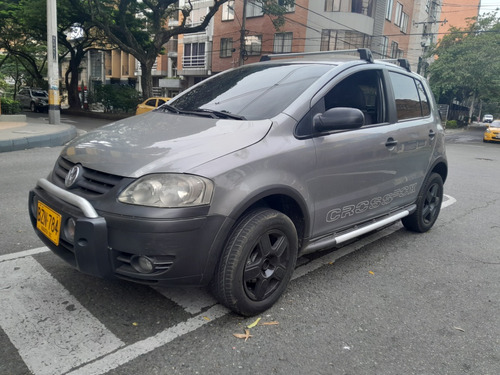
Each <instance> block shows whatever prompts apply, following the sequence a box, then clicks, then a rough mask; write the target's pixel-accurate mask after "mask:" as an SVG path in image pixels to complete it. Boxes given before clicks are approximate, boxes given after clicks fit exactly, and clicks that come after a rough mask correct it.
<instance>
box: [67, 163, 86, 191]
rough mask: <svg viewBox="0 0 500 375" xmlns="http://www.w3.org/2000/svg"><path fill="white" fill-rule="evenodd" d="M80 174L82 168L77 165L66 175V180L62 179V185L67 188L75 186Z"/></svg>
mask: <svg viewBox="0 0 500 375" xmlns="http://www.w3.org/2000/svg"><path fill="white" fill-rule="evenodd" d="M81 174H82V167H81V166H80V165H78V164H77V165H75V166H73V167H72V168H71V169H70V170H69V172H68V174H67V175H66V178H65V179H64V185H65V186H66V187H67V188H70V187H72V186H73V185H75V183H76V182H77V180H78V178H79V177H80V175H81Z"/></svg>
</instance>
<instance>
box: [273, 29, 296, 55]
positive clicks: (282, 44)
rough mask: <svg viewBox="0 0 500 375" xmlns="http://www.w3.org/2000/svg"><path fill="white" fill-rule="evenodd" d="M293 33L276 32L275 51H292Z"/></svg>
mask: <svg viewBox="0 0 500 375" xmlns="http://www.w3.org/2000/svg"><path fill="white" fill-rule="evenodd" d="M292 40H293V33H276V34H274V46H273V53H288V52H292Z"/></svg>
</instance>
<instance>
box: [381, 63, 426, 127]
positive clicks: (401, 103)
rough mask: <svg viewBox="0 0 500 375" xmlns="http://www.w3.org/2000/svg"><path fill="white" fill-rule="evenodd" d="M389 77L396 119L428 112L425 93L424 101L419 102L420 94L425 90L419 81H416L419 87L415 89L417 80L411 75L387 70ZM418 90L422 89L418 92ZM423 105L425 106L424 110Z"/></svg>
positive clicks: (419, 115) (415, 116)
mask: <svg viewBox="0 0 500 375" xmlns="http://www.w3.org/2000/svg"><path fill="white" fill-rule="evenodd" d="M389 77H390V78H391V82H392V87H393V89H394V97H395V99H396V111H397V116H398V121H401V120H406V119H411V118H417V117H422V116H426V115H428V114H429V113H430V112H429V102H428V99H427V95H424V98H423V99H424V100H425V102H424V103H421V95H422V94H425V91H424V89H423V87H422V84H421V83H420V82H418V84H420V88H419V89H417V82H416V81H415V80H414V79H413V77H410V76H407V75H406V74H400V73H396V72H389ZM419 90H422V91H421V92H420V93H419ZM423 107H426V109H425V110H424V111H423ZM424 113H425V114H424Z"/></svg>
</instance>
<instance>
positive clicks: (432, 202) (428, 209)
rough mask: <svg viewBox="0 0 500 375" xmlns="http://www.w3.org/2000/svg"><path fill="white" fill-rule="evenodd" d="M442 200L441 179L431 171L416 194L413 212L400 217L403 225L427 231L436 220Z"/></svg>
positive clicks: (412, 229)
mask: <svg viewBox="0 0 500 375" xmlns="http://www.w3.org/2000/svg"><path fill="white" fill-rule="evenodd" d="M442 202H443V179H442V178H441V175H439V174H438V173H432V174H431V175H430V176H429V177H428V178H427V180H426V181H425V185H424V188H423V189H422V190H421V192H420V195H419V196H418V199H417V209H416V210H415V212H414V213H412V214H411V215H409V216H407V217H404V218H403V219H401V221H402V223H403V225H404V226H405V227H406V229H409V230H411V231H413V232H419V233H424V232H427V231H428V230H429V229H431V228H432V226H433V225H434V223H435V222H436V220H437V218H438V216H439V212H440V211H441V203H442Z"/></svg>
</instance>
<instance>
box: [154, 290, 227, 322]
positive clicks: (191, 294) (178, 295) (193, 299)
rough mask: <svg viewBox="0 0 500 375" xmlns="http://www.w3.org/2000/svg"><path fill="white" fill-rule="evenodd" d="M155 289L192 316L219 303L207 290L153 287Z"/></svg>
mask: <svg viewBox="0 0 500 375" xmlns="http://www.w3.org/2000/svg"><path fill="white" fill-rule="evenodd" d="M153 289H154V290H156V291H157V292H158V293H160V294H161V295H163V296H165V297H167V298H168V299H170V300H172V301H174V302H175V303H176V304H178V305H179V306H181V307H182V308H183V309H184V310H185V311H186V312H188V313H190V314H192V315H194V314H198V313H199V312H201V311H202V310H203V309H205V308H207V307H209V306H213V305H215V304H216V303H217V301H216V300H215V298H213V297H212V295H211V294H208V293H207V290H206V289H205V288H168V287H161V286H157V287H153Z"/></svg>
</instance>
